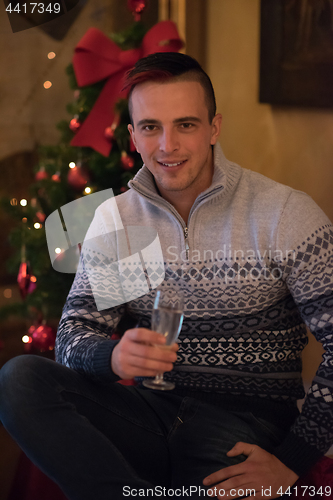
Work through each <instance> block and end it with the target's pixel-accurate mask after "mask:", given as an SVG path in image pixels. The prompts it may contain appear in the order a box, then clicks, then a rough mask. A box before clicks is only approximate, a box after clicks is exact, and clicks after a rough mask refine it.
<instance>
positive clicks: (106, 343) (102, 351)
mask: <svg viewBox="0 0 333 500" xmlns="http://www.w3.org/2000/svg"><path fill="white" fill-rule="evenodd" d="M118 342H119V340H103V341H102V342H99V344H98V346H97V347H96V349H95V350H94V355H93V372H94V376H95V377H96V378H98V379H99V380H105V381H108V382H118V380H121V379H120V377H118V375H116V374H115V373H113V371H112V368H111V355H112V351H113V349H114V348H115V347H116V345H117V344H118Z"/></svg>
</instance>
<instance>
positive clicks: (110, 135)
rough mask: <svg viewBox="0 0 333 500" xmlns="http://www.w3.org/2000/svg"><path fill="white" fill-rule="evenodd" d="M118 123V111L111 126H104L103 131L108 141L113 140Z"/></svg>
mask: <svg viewBox="0 0 333 500" xmlns="http://www.w3.org/2000/svg"><path fill="white" fill-rule="evenodd" d="M119 123H120V115H119V113H117V114H116V116H115V117H114V120H113V123H112V125H111V127H106V129H105V132H104V134H105V137H106V138H107V139H108V140H109V141H110V142H112V141H113V140H114V131H115V130H116V128H117V127H118V125H119Z"/></svg>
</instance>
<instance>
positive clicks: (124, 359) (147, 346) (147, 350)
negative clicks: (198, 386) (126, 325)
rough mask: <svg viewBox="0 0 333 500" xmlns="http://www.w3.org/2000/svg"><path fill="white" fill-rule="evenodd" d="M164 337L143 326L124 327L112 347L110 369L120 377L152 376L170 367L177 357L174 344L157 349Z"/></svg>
mask: <svg viewBox="0 0 333 500" xmlns="http://www.w3.org/2000/svg"><path fill="white" fill-rule="evenodd" d="M154 344H156V345H160V346H164V345H165V337H163V335H161V334H160V333H157V332H153V331H152V330H148V329H147V328H133V329H131V330H127V331H126V332H125V333H124V335H123V336H122V338H121V340H120V341H119V343H118V344H117V345H116V347H115V348H114V349H113V352H112V356H111V368H112V371H113V372H114V373H115V374H116V375H118V376H119V377H120V378H122V379H131V378H133V377H155V375H157V374H158V373H164V372H168V371H170V370H172V368H173V363H174V362H175V361H176V359H177V354H176V353H177V351H178V344H176V343H175V344H173V345H172V346H170V349H161V348H159V347H155V346H154Z"/></svg>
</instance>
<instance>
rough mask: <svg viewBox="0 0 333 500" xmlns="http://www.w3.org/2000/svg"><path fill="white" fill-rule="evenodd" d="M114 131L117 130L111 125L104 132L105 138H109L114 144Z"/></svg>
mask: <svg viewBox="0 0 333 500" xmlns="http://www.w3.org/2000/svg"><path fill="white" fill-rule="evenodd" d="M114 131H115V129H114V128H113V127H112V125H111V127H106V129H105V132H104V134H105V137H106V138H107V139H108V140H109V141H110V142H112V141H113V139H114Z"/></svg>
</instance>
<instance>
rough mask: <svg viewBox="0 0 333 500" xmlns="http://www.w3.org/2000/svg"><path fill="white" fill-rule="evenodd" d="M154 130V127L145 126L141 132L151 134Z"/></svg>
mask: <svg viewBox="0 0 333 500" xmlns="http://www.w3.org/2000/svg"><path fill="white" fill-rule="evenodd" d="M156 129H157V127H156V125H145V126H144V127H142V130H143V131H144V132H153V131H154V130H156Z"/></svg>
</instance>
